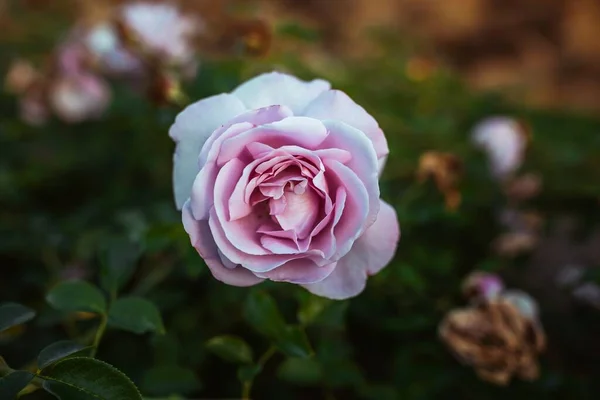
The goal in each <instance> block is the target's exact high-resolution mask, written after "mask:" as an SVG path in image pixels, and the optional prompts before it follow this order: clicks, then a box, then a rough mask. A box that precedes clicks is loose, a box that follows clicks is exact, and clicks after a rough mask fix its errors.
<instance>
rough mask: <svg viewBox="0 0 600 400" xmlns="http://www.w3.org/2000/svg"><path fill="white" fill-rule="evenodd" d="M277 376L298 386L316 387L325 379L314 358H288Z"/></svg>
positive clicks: (319, 365)
mask: <svg viewBox="0 0 600 400" xmlns="http://www.w3.org/2000/svg"><path fill="white" fill-rule="evenodd" d="M277 376H278V377H279V378H281V379H283V380H284V381H287V382H290V383H295V384H297V385H303V386H305V385H306V386H308V385H316V384H318V383H319V382H320V381H321V379H322V378H323V369H322V367H321V364H319V362H318V361H317V360H315V359H314V358H288V359H287V360H285V361H284V362H283V363H282V364H281V365H280V366H279V369H278V371H277Z"/></svg>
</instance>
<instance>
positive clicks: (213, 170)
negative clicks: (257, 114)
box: [190, 122, 252, 220]
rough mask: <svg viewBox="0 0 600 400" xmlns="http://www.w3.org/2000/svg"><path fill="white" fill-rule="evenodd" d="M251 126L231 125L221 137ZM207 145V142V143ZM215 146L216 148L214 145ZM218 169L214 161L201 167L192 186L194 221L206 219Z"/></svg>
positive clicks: (211, 203) (244, 124) (211, 201)
mask: <svg viewBox="0 0 600 400" xmlns="http://www.w3.org/2000/svg"><path fill="white" fill-rule="evenodd" d="M251 126H252V125H251V124H250V123H247V122H245V123H244V122H242V123H239V124H233V125H231V126H229V127H228V128H227V129H226V130H225V131H224V132H223V134H222V137H228V136H235V135H237V134H239V132H243V131H246V130H248V129H249V128H250V127H251ZM207 145H208V142H207ZM215 146H218V145H217V144H215ZM204 147H206V145H205V146H204ZM218 172H219V169H218V168H217V166H216V165H215V163H214V160H211V161H210V162H207V163H205V164H204V165H202V167H201V169H200V172H199V173H198V175H197V176H196V180H195V181H194V184H193V185H192V192H191V194H190V197H191V199H192V211H193V212H194V217H196V219H198V220H201V219H208V211H209V210H210V208H211V207H212V206H213V203H214V200H213V196H214V186H215V180H216V179H217V173H218Z"/></svg>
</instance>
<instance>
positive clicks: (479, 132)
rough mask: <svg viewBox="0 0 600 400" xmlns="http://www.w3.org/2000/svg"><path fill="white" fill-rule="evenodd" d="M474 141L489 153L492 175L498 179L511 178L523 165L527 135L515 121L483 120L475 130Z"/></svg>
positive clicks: (501, 119) (502, 119) (499, 118)
mask: <svg viewBox="0 0 600 400" xmlns="http://www.w3.org/2000/svg"><path fill="white" fill-rule="evenodd" d="M473 141H474V143H475V145H476V146H478V147H480V148H481V149H483V150H484V151H485V152H486V153H487V156H488V159H489V163H490V168H491V170H492V173H493V174H494V176H495V177H496V178H498V179H505V178H508V177H510V175H512V174H513V173H514V172H515V171H516V170H517V169H519V167H520V166H521V164H522V163H523V159H524V157H525V149H526V147H527V134H526V132H525V130H524V129H523V127H522V126H521V124H520V123H519V122H518V121H516V120H515V119H512V118H508V117H491V118H487V119H485V120H483V121H482V122H480V123H479V124H478V125H477V126H475V128H474V130H473Z"/></svg>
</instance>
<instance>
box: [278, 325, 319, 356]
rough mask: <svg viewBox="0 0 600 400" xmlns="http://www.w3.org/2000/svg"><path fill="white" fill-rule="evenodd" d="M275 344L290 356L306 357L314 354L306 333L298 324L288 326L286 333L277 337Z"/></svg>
mask: <svg viewBox="0 0 600 400" xmlns="http://www.w3.org/2000/svg"><path fill="white" fill-rule="evenodd" d="M275 344H276V345H277V347H278V348H279V350H281V351H282V352H284V353H285V354H286V355H288V356H290V357H302V358H306V357H310V356H312V355H313V350H312V348H311V347H310V343H309V342H308V338H307V337H306V333H305V332H304V330H302V329H301V328H300V327H297V326H286V327H285V330H284V333H283V334H282V335H280V336H279V337H278V338H276V339H275Z"/></svg>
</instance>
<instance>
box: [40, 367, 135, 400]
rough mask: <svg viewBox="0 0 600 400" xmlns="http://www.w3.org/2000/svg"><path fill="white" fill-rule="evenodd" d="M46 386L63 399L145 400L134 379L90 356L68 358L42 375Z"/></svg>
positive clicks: (45, 387)
mask: <svg viewBox="0 0 600 400" xmlns="http://www.w3.org/2000/svg"><path fill="white" fill-rule="evenodd" d="M40 377H41V378H42V379H44V381H45V382H44V389H45V390H46V391H47V392H49V393H51V394H53V395H54V396H56V397H57V398H58V399H61V400H79V399H85V400H88V399H95V400H98V399H102V400H136V399H139V400H141V399H142V395H141V394H140V392H139V391H138V390H137V388H136V387H135V385H134V384H133V382H131V380H130V379H129V378H128V377H127V376H126V375H125V374H123V373H122V372H121V371H119V370H118V369H116V368H115V367H113V366H112V365H110V364H107V363H105V362H102V361H99V360H96V359H94V358H87V357H73V358H65V359H62V360H60V361H58V362H57V363H55V364H54V365H53V366H52V367H50V368H49V369H48V370H47V371H45V373H44V374H43V375H40Z"/></svg>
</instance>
